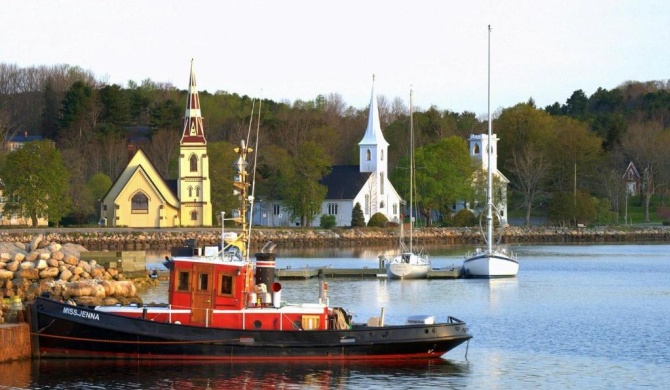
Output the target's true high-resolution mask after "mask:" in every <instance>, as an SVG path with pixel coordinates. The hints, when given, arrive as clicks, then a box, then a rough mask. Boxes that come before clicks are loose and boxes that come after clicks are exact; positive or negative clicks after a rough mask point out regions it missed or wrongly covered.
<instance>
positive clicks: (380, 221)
mask: <svg viewBox="0 0 670 390" xmlns="http://www.w3.org/2000/svg"><path fill="white" fill-rule="evenodd" d="M388 222H389V220H388V218H386V215H384V214H382V213H374V214H372V217H370V220H369V221H368V227H386V224H387V223H388Z"/></svg>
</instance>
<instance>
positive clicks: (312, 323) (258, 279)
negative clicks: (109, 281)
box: [30, 141, 472, 361]
mask: <svg viewBox="0 0 670 390" xmlns="http://www.w3.org/2000/svg"><path fill="white" fill-rule="evenodd" d="M252 151H253V150H252V149H251V148H249V147H247V145H246V144H245V142H244V141H242V142H241V143H240V146H239V147H237V148H235V152H236V153H237V154H238V158H237V161H236V163H235V167H236V174H235V177H234V186H235V191H236V193H237V194H238V195H239V199H240V200H241V207H240V210H238V212H236V213H234V214H235V215H234V216H233V219H235V221H236V222H239V223H240V224H241V233H239V234H237V235H235V234H233V235H231V234H230V233H228V234H224V232H223V231H222V234H221V236H222V237H221V244H220V245H219V246H211V247H207V246H205V247H203V248H201V247H199V246H198V245H197V242H195V241H194V240H191V241H190V242H188V245H186V246H184V247H179V248H172V250H171V256H169V257H166V261H165V265H166V267H167V268H168V269H169V274H170V276H169V288H168V295H169V296H168V299H169V300H168V303H167V304H162V305H156V304H152V305H129V306H121V305H116V306H96V307H88V306H74V305H72V304H69V303H67V302H61V301H58V300H54V299H51V298H48V297H38V298H36V300H35V302H34V303H32V304H31V305H30V315H31V331H32V334H33V336H32V337H33V340H32V344H33V354H34V355H35V356H37V357H41V358H86V359H91V358H111V359H133V360H141V359H146V360H150V359H151V360H161V359H162V360H175V359H179V360H182V361H183V360H215V361H216V360H218V361H231V360H244V361H248V360H286V359H299V360H302V361H304V360H316V361H324V360H356V359H359V360H374V359H379V360H382V359H387V360H388V359H395V360H397V359H416V358H437V357H440V356H442V355H443V354H445V353H446V352H448V351H450V350H451V349H453V348H455V347H457V346H458V345H460V344H462V343H464V342H466V341H468V340H469V339H470V338H471V337H472V336H471V335H470V334H469V333H468V328H467V325H466V323H465V322H463V321H461V320H458V319H456V318H454V317H447V319H446V321H445V322H441V323H436V322H435V317H433V316H410V317H409V318H408V319H407V323H405V324H399V325H387V324H384V321H383V316H382V317H381V318H377V317H373V318H372V319H371V320H370V321H368V322H367V323H360V324H359V323H353V322H352V316H351V315H350V314H348V313H347V312H346V311H345V310H344V309H342V308H338V307H330V305H329V301H328V285H327V284H326V282H325V281H321V285H320V286H321V287H320V291H319V297H318V301H317V302H314V303H302V304H287V303H285V302H282V301H281V292H282V286H281V285H280V284H279V283H278V282H276V281H275V259H276V255H275V254H274V253H273V251H272V250H273V247H274V245H273V244H272V243H268V244H266V245H265V247H264V249H263V250H261V252H260V253H256V254H255V259H254V260H253V261H252V260H251V259H250V258H249V256H248V252H249V234H250V232H249V231H248V230H247V229H248V224H247V217H246V213H247V212H248V210H249V209H250V206H251V204H252V202H253V196H248V192H249V186H250V184H249V183H248V181H247V176H248V175H247V171H246V167H247V155H248V153H251V152H252ZM252 193H253V191H252ZM223 217H224V215H223V214H222V220H223ZM222 225H223V221H222Z"/></svg>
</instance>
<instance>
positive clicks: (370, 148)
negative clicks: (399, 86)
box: [358, 75, 389, 172]
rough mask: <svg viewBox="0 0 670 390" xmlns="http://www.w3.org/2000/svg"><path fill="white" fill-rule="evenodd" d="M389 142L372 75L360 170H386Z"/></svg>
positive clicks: (359, 145) (361, 146)
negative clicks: (381, 120)
mask: <svg viewBox="0 0 670 390" xmlns="http://www.w3.org/2000/svg"><path fill="white" fill-rule="evenodd" d="M388 146H389V144H388V142H386V139H385V138H384V134H382V128H381V122H380V120H379V106H378V105H377V95H376V94H375V76H374V75H372V95H371V96H370V112H369V114H368V128H367V129H366V130H365V134H364V135H363V139H362V140H361V142H359V143H358V147H359V150H360V160H359V161H360V171H361V172H375V171H381V172H385V171H386V164H387V163H386V152H387V150H388Z"/></svg>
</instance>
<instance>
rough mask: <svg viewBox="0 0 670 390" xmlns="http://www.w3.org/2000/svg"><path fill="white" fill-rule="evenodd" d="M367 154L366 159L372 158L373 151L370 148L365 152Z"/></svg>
mask: <svg viewBox="0 0 670 390" xmlns="http://www.w3.org/2000/svg"><path fill="white" fill-rule="evenodd" d="M365 156H366V157H365V159H366V160H367V161H370V160H372V152H371V151H370V149H368V150H367V151H366V152H365Z"/></svg>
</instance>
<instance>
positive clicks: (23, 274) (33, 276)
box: [14, 268, 40, 280]
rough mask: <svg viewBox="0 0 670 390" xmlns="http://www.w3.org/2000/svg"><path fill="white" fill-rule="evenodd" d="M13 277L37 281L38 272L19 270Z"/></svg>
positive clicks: (35, 270)
mask: <svg viewBox="0 0 670 390" xmlns="http://www.w3.org/2000/svg"><path fill="white" fill-rule="evenodd" d="M14 276H15V277H17V278H23V279H28V280H38V279H39V278H40V271H38V270H37V269H36V268H28V269H20V270H18V271H16V272H15V273H14Z"/></svg>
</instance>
